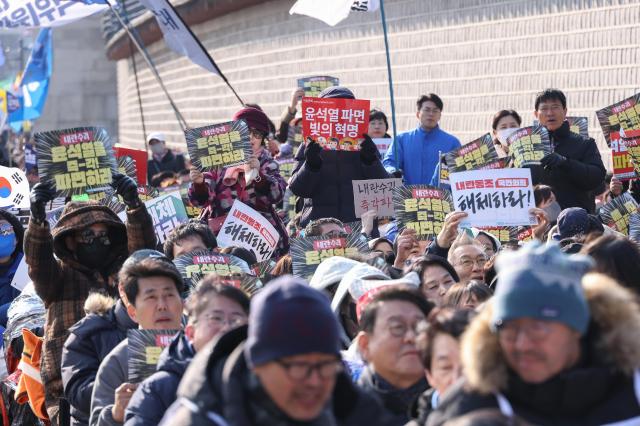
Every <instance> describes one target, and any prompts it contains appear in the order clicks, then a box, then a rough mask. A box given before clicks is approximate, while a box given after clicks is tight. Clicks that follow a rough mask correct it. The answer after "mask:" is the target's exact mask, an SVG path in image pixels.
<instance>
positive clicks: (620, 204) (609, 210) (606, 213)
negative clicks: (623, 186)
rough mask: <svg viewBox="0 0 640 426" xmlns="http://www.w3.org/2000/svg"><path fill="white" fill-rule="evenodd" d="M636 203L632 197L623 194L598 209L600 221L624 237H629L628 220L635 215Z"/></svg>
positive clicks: (626, 193) (625, 193)
mask: <svg viewBox="0 0 640 426" xmlns="http://www.w3.org/2000/svg"><path fill="white" fill-rule="evenodd" d="M637 211H638V203H637V202H636V200H635V198H633V195H631V194H629V193H628V192H623V193H622V194H621V195H619V196H617V197H616V198H614V199H613V200H611V201H609V202H608V203H607V204H605V205H604V206H602V207H600V213H599V216H600V219H601V220H602V223H604V224H605V225H607V226H608V227H610V228H612V229H615V230H616V231H618V232H621V233H623V234H624V235H629V218H630V216H631V214H633V213H637Z"/></svg>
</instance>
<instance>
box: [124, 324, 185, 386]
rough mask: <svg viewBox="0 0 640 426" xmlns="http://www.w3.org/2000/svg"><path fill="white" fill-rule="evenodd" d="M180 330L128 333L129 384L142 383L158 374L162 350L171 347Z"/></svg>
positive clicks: (132, 331) (131, 331)
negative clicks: (157, 369)
mask: <svg viewBox="0 0 640 426" xmlns="http://www.w3.org/2000/svg"><path fill="white" fill-rule="evenodd" d="M179 331H180V330H141V329H130V330H128V331H127V339H128V342H127V345H128V354H127V355H128V359H127V369H128V379H127V381H128V382H129V383H140V382H142V381H143V380H144V379H146V378H147V377H149V376H151V375H152V374H153V373H155V372H156V367H157V365H158V359H159V358H160V354H161V353H162V350H163V349H164V348H166V347H167V346H169V344H170V343H171V340H172V339H173V337H174V336H175V335H176V334H177V333H178V332H179Z"/></svg>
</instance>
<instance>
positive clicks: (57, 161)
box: [35, 127, 117, 196]
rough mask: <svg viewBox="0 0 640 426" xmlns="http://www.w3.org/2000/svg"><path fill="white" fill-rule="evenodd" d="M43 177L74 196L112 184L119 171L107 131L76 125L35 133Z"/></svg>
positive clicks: (64, 192) (42, 178)
mask: <svg viewBox="0 0 640 426" xmlns="http://www.w3.org/2000/svg"><path fill="white" fill-rule="evenodd" d="M35 141H36V151H37V158H38V173H39V175H40V181H41V182H46V183H48V184H50V185H52V186H54V187H55V188H56V191H57V192H58V194H59V195H62V196H71V195H77V194H83V193H85V192H88V191H90V190H102V189H104V188H107V187H109V184H110V183H111V181H112V176H113V174H114V173H116V172H117V166H116V160H115V157H114V154H113V148H112V146H111V142H110V140H109V135H108V134H107V131H106V130H105V129H103V128H100V127H76V128H73V129H64V130H52V131H48V132H39V133H36V134H35Z"/></svg>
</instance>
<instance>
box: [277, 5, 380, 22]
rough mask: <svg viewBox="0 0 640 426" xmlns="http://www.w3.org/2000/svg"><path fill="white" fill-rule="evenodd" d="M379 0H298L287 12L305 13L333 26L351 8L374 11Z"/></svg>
mask: <svg viewBox="0 0 640 426" xmlns="http://www.w3.org/2000/svg"><path fill="white" fill-rule="evenodd" d="M379 7H380V0H355V1H354V0H324V1H318V0H298V1H297V2H296V3H295V4H294V5H293V7H292V8H291V9H290V10H289V14H290V15H293V14H294V13H296V14H298V15H307V16H310V17H312V18H316V19H319V20H321V21H323V22H324V23H326V24H328V25H331V26H334V25H336V24H337V23H338V22H340V21H342V20H343V19H345V18H346V17H347V16H349V12H350V11H351V10H358V11H367V12H374V11H376V10H378V8H379Z"/></svg>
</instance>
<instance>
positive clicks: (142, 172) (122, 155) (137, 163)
mask: <svg viewBox="0 0 640 426" xmlns="http://www.w3.org/2000/svg"><path fill="white" fill-rule="evenodd" d="M114 151H115V153H116V158H117V159H118V160H119V161H118V166H119V168H120V167H121V165H123V164H130V162H129V161H127V160H126V159H127V158H128V159H130V160H131V161H132V162H133V165H134V168H133V170H134V171H135V179H136V182H138V185H146V184H147V151H145V150H142V149H133V148H127V147H124V146H117V145H116V146H115V147H114ZM120 173H122V171H121V172H120ZM127 176H130V175H129V173H127ZM131 177H133V176H131Z"/></svg>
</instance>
